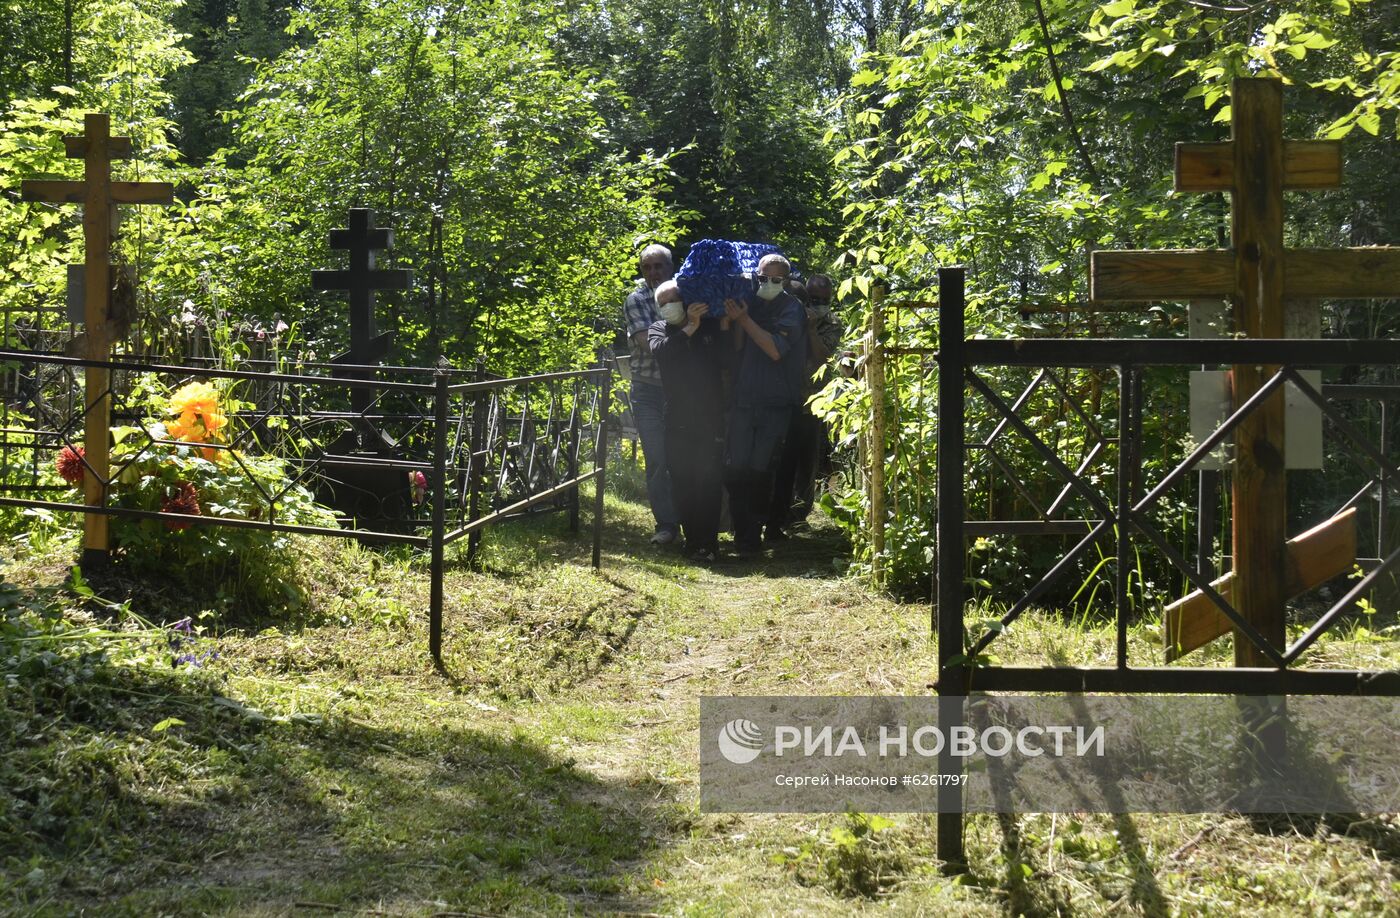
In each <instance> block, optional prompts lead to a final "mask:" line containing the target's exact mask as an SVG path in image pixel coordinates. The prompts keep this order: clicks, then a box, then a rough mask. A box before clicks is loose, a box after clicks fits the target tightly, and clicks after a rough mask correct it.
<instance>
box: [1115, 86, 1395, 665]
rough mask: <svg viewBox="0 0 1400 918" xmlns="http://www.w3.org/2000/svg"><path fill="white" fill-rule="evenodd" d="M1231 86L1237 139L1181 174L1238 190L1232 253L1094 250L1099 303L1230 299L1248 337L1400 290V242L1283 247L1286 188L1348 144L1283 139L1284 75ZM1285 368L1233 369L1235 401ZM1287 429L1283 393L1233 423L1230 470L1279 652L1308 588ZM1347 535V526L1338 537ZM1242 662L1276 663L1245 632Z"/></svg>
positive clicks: (1321, 175) (1279, 332) (1239, 646)
mask: <svg viewBox="0 0 1400 918" xmlns="http://www.w3.org/2000/svg"><path fill="white" fill-rule="evenodd" d="M1230 93H1231V105H1232V109H1231V111H1232V115H1233V117H1232V121H1231V130H1230V136H1231V139H1230V140H1229V141H1225V142H1221V143H1180V144H1177V146H1176V174H1175V180H1176V190H1177V191H1184V192H1211V191H1224V192H1229V193H1230V195H1231V197H1232V205H1231V221H1230V244H1231V247H1230V248H1229V249H1227V250H1225V251H1213V250H1199V251H1161V252H1094V253H1092V254H1091V255H1090V298H1091V299H1095V300H1119V301H1132V300H1139V301H1140V300H1193V299H1208V298H1229V299H1230V301H1231V303H1232V305H1233V312H1234V322H1235V330H1236V332H1240V333H1243V334H1244V336H1245V337H1248V338H1282V337H1283V336H1284V309H1283V301H1284V298H1285V297H1290V298H1309V297H1314V298H1315V297H1345V298H1377V297H1393V296H1400V248H1369V249H1367V248H1353V249H1336V250H1332V249H1285V248H1284V247H1283V192H1284V190H1285V189H1287V190H1307V189H1316V188H1335V187H1337V186H1338V185H1340V184H1341V179H1342V152H1341V144H1340V143H1339V142H1336V141H1296V140H1288V141H1285V140H1284V139H1283V88H1282V84H1281V83H1280V82H1279V81H1278V80H1274V79H1236V80H1235V81H1234V82H1233V83H1232V84H1231V89H1230ZM1277 370H1278V367H1276V366H1263V367H1261V366H1237V367H1234V368H1233V379H1234V398H1235V405H1236V406H1238V405H1240V404H1242V403H1243V402H1244V401H1245V400H1246V399H1248V398H1249V397H1250V396H1251V395H1253V394H1254V393H1255V392H1256V391H1258V390H1259V388H1260V387H1261V386H1262V385H1263V384H1264V382H1265V381H1266V380H1267V379H1268V378H1270V377H1271V376H1272V375H1273V374H1274V373H1276V372H1277ZM1283 424H1284V395H1283V392H1282V391H1281V390H1280V391H1277V392H1275V393H1273V395H1272V396H1271V397H1270V398H1268V399H1267V400H1266V401H1265V402H1263V404H1261V405H1260V407H1259V408H1258V409H1256V410H1255V411H1254V412H1252V413H1251V414H1250V415H1249V416H1248V417H1246V418H1245V419H1244V420H1243V421H1242V422H1241V423H1240V425H1239V426H1238V427H1237V428H1236V429H1235V438H1234V444H1235V453H1234V462H1233V465H1232V467H1231V471H1232V475H1231V505H1232V508H1233V519H1232V521H1231V544H1232V551H1233V554H1234V570H1233V572H1232V576H1233V584H1232V596H1233V605H1234V606H1235V608H1236V609H1237V610H1238V611H1239V612H1240V614H1241V615H1242V616H1243V617H1244V618H1245V619H1246V620H1247V621H1248V622H1249V623H1250V624H1252V625H1253V626H1254V627H1256V628H1258V629H1259V631H1260V632H1261V633H1262V634H1263V635H1264V637H1266V638H1267V639H1268V640H1269V642H1270V643H1271V644H1273V645H1274V647H1276V648H1277V649H1279V650H1282V649H1283V648H1284V646H1285V643H1284V639H1285V629H1284V621H1285V620H1284V604H1285V602H1286V601H1287V599H1288V593H1289V591H1290V590H1291V589H1295V588H1297V586H1298V584H1292V583H1291V581H1292V580H1296V579H1297V578H1290V577H1288V576H1287V575H1286V572H1287V571H1288V570H1289V569H1290V564H1289V558H1290V555H1291V554H1292V553H1293V552H1296V550H1297V548H1296V546H1288V545H1286V542H1287V539H1288V532H1287V522H1288V519H1287V501H1286V496H1287V491H1286V487H1285V472H1284V460H1283V450H1284V432H1283ZM1308 535H1311V533H1309V534H1305V535H1304V536H1300V537H1299V539H1300V540H1301V539H1304V538H1305V537H1306V536H1308ZM1343 536H1344V533H1343V532H1342V531H1341V530H1340V529H1339V530H1338V533H1337V536H1336V538H1337V539H1339V540H1340V539H1342V538H1343ZM1353 538H1354V537H1353ZM1297 541H1298V540H1295V542H1297ZM1353 544H1354V542H1353ZM1220 633H1223V631H1222V632H1220ZM1235 665H1236V666H1268V665H1270V663H1269V660H1268V657H1267V656H1266V655H1265V654H1263V653H1262V652H1261V651H1259V650H1258V648H1256V647H1254V646H1253V645H1252V644H1251V643H1250V642H1249V641H1248V639H1247V638H1245V637H1244V636H1243V635H1240V634H1238V633H1237V634H1236V635H1235Z"/></svg>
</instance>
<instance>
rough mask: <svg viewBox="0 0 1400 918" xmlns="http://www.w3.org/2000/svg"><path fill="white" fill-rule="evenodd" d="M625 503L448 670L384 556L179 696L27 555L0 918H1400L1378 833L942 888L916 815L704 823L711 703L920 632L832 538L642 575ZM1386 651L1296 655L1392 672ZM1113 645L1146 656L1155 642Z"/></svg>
mask: <svg viewBox="0 0 1400 918" xmlns="http://www.w3.org/2000/svg"><path fill="white" fill-rule="evenodd" d="M616 471H617V472H618V475H617V477H618V478H619V479H620V481H619V484H620V485H621V487H620V488H619V494H620V495H621V496H612V495H610V496H609V499H608V503H607V532H606V537H605V543H604V545H605V558H604V568H603V571H602V572H601V573H600V574H596V575H595V574H594V573H593V572H592V570H591V568H590V567H589V564H588V552H589V546H588V543H587V539H586V533H585V534H584V535H581V536H578V537H575V536H571V535H570V534H568V533H567V532H566V531H565V529H564V520H563V519H562V518H560V517H557V516H554V517H541V518H537V519H534V520H529V521H519V522H515V523H512V524H509V525H507V526H504V527H501V528H499V529H496V530H493V531H492V533H491V535H490V536H489V537H488V540H487V543H486V549H485V552H484V558H483V561H484V570H483V571H481V572H473V571H470V570H468V569H467V568H466V567H465V565H464V564H463V563H462V562H461V559H460V558H453V557H449V562H450V564H449V570H448V576H447V596H448V602H447V614H446V623H445V624H446V629H445V636H444V649H445V654H444V665H443V667H442V668H441V669H440V670H439V669H437V668H435V667H434V666H433V665H432V664H431V662H430V661H429V659H428V657H427V654H426V649H425V646H426V622H425V621H424V615H423V610H424V609H425V608H426V594H427V577H426V569H425V567H424V566H423V564H422V562H421V560H416V559H411V558H409V557H408V556H406V555H403V554H394V553H388V554H381V553H379V552H376V551H374V550H370V549H365V548H359V547H356V546H354V545H342V544H338V543H333V542H329V541H324V540H322V541H316V540H305V541H302V542H299V543H298V546H297V550H298V552H299V554H300V556H301V558H302V559H303V563H302V564H301V565H300V568H301V571H302V574H301V576H302V580H303V582H302V586H303V588H304V589H305V590H306V592H307V595H308V596H309V606H308V608H307V609H306V610H305V611H304V612H302V613H301V614H299V615H298V616H297V617H296V618H295V619H290V620H273V619H269V618H267V617H263V618H261V619H259V618H252V619H249V620H245V621H239V620H237V618H236V617H234V618H228V617H222V618H221V617H213V616H211V617H208V618H206V619H204V623H205V624H206V625H207V626H209V629H210V630H209V631H208V633H207V634H206V635H205V636H203V637H201V638H199V640H198V642H197V643H196V644H195V645H191V646H182V647H180V648H179V650H181V651H188V650H194V651H195V652H197V653H211V654H212V653H214V652H217V654H218V656H217V657H211V658H210V659H208V660H206V661H205V663H204V664H203V665H202V666H200V667H198V668H192V667H190V666H188V665H180V666H172V664H171V657H172V652H171V649H170V646H169V638H170V631H169V629H168V627H163V626H162V623H165V624H167V625H168V623H169V622H170V621H171V616H170V608H169V605H168V604H166V603H165V601H164V600H163V598H162V596H161V594H160V593H159V591H158V590H155V589H153V588H151V587H150V585H146V586H144V587H134V586H133V585H131V584H125V585H123V584H120V583H116V582H113V583H110V584H106V583H104V584H96V586H98V587H99V588H100V591H104V592H106V593H107V595H108V597H109V599H108V601H106V602H95V601H92V600H84V599H83V598H82V597H78V596H74V595H73V594H72V593H71V592H69V591H67V590H65V589H64V588H63V587H62V584H63V581H64V579H65V578H66V575H67V571H66V565H65V558H66V557H70V555H66V554H65V552H66V551H68V550H69V548H68V547H67V546H66V545H65V543H64V542H63V541H62V540H53V541H52V542H51V543H46V544H44V545H42V546H39V547H37V548H34V549H27V548H25V547H24V546H23V545H16V546H13V547H12V548H11V550H10V551H11V553H12V554H13V555H14V557H13V558H11V560H10V563H9V565H8V570H7V578H8V579H9V580H10V582H12V583H15V584H18V589H17V590H16V591H14V592H12V593H11V594H8V595H9V598H8V599H6V600H5V602H6V603H7V605H6V610H7V611H6V618H5V622H6V624H5V630H4V631H3V633H2V634H3V639H2V640H0V677H3V680H4V681H3V684H2V685H0V693H3V694H0V750H3V751H0V908H3V909H7V910H8V911H9V912H11V913H15V914H36V913H37V914H71V913H76V912H79V911H82V910H87V911H88V912H89V913H100V914H119V915H120V914H130V915H150V914H158V913H166V914H205V913H208V914H237V915H282V914H331V913H335V912H337V911H339V912H342V913H346V914H390V915H432V914H542V913H543V914H556V913H570V912H572V913H586V914H596V913H657V914H685V915H729V914H768V915H791V914H806V915H823V914H832V915H838V914H840V915H844V914H851V913H867V912H869V913H874V912H880V913H892V914H901V915H904V914H907V915H922V914H959V915H960V914H988V915H990V914H1005V913H1009V912H1010V913H1024V914H1046V915H1049V914H1057V913H1058V914H1072V913H1084V914H1115V915H1116V914H1205V913H1212V914H1220V913H1227V914H1228V913H1234V914H1250V915H1253V914H1278V915H1293V914H1318V915H1322V914H1329V915H1330V914H1356V915H1377V914H1400V892H1397V890H1400V887H1398V886H1397V881H1400V825H1397V823H1396V821H1395V819H1394V818H1393V817H1389V816H1381V817H1371V818H1366V819H1362V818H1358V817H1350V818H1346V817H1335V818H1330V819H1326V820H1303V819H1300V820H1295V821H1294V822H1293V823H1289V822H1287V821H1281V820H1277V819H1275V820H1272V821H1269V820H1249V819H1246V818H1243V817H1235V816H1225V815H1200V816H1148V815H1140V816H1084V817H1078V818H1070V817H1067V816H1064V815H1060V816H1050V815H1022V816H1016V817H992V816H977V817H972V818H970V819H969V820H968V825H969V835H968V852H969V859H970V862H971V863H970V871H969V873H968V874H966V875H964V876H961V877H951V876H947V875H945V874H944V873H942V872H941V870H940V869H939V868H940V864H939V862H938V859H937V852H936V850H935V846H934V841H933V838H934V831H933V829H934V822H933V817H932V816H926V815H899V816H891V817H889V818H888V819H884V818H870V817H864V816H844V815H829V816H778V815H726V814H705V813H701V812H700V811H699V809H698V787H697V779H698V756H697V752H696V742H697V739H696V732H695V731H696V723H697V719H698V707H699V698H700V696H701V695H705V694H797V695H803V694H844V693H852V694H923V693H926V692H927V691H928V688H927V686H928V683H929V682H930V681H931V677H932V674H933V666H934V661H935V658H936V657H935V645H934V643H933V642H932V641H931V640H930V638H929V635H928V609H927V607H925V606H917V605H901V604H898V603H895V602H892V601H890V600H889V599H887V598H885V597H882V596H879V595H875V594H872V593H871V592H869V591H868V590H865V589H864V588H862V587H861V586H860V585H859V584H858V583H856V582H854V581H851V580H848V579H844V578H843V576H842V574H841V570H842V565H843V560H842V559H843V558H844V552H845V546H844V544H843V542H842V540H841V538H840V536H839V534H838V533H836V532H835V531H834V530H832V529H830V528H825V527H822V526H818V527H817V528H816V529H815V530H814V531H809V532H805V533H802V534H801V535H800V536H799V537H798V538H796V539H794V540H793V541H792V542H790V543H786V544H784V545H783V546H782V547H781V550H780V551H779V552H777V554H776V555H775V556H774V557H772V558H770V559H769V560H768V561H767V562H765V563H763V564H750V565H741V564H738V563H733V564H728V565H722V566H719V567H716V568H715V569H713V570H699V569H695V568H692V567H689V566H687V565H685V564H684V563H682V562H680V561H679V558H678V556H677V554H675V553H673V552H670V551H666V550H659V549H655V548H652V547H651V546H649V545H648V544H647V538H648V536H649V535H650V532H651V525H650V517H649V514H648V513H647V511H646V510H645V508H644V507H643V506H641V505H639V504H638V503H637V502H636V498H637V496H638V494H639V492H640V482H639V476H637V475H636V473H635V472H634V471H632V470H630V469H628V467H627V464H626V463H623V464H622V467H621V468H619V469H617V470H616ZM586 522H587V517H586V514H585V529H586ZM122 590H126V592H125V593H123V592H121V591H122ZM196 599H197V598H194V597H182V603H181V604H180V609H181V610H182V614H185V612H186V611H188V609H189V608H195V609H196V611H197V608H196V607H197V606H198V602H197V601H196ZM123 602H126V604H125V605H123ZM191 604H193V605H191ZM1379 631H1380V629H1379V628H1377V629H1376V632H1372V631H1371V630H1370V629H1364V631H1363V629H1356V628H1353V629H1351V630H1350V631H1348V632H1346V633H1344V634H1343V635H1342V637H1340V638H1335V639H1328V640H1327V641H1325V642H1324V643H1323V644H1321V645H1320V646H1319V647H1318V648H1317V651H1316V659H1318V660H1323V661H1326V663H1327V664H1328V665H1338V664H1347V665H1365V666H1381V667H1385V666H1389V667H1394V666H1395V665H1396V663H1397V657H1398V656H1400V654H1397V648H1396V645H1395V642H1394V641H1393V640H1391V639H1390V638H1389V637H1388V636H1386V635H1384V634H1381V633H1377V632H1379ZM1227 643H1228V642H1227ZM1132 647H1133V653H1134V655H1135V660H1137V661H1138V662H1146V661H1147V660H1150V659H1154V658H1155V655H1156V654H1157V653H1158V652H1159V650H1158V647H1157V645H1156V644H1155V643H1154V642H1153V640H1152V632H1151V630H1150V623H1148V624H1147V625H1144V626H1142V627H1139V628H1135V629H1134V630H1133V633H1132ZM993 649H994V650H995V652H996V653H997V654H998V656H999V657H1000V658H1001V659H1002V660H1004V661H1006V662H1033V661H1035V660H1045V659H1055V658H1057V657H1058V658H1064V659H1075V660H1082V661H1086V662H1105V661H1108V660H1111V657H1112V651H1113V634H1112V631H1111V629H1110V628H1109V627H1107V626H1106V625H1105V624H1101V623H1094V622H1092V621H1084V622H1081V623H1078V624H1073V623H1068V622H1065V621H1063V620H1061V619H1060V618H1058V617H1056V616H1052V615H1045V614H1036V615H1029V616H1027V617H1026V618H1025V619H1024V620H1023V621H1022V622H1019V623H1017V625H1016V626H1014V627H1013V628H1012V629H1011V630H1010V631H1009V633H1007V634H1006V635H1004V636H1003V637H1002V638H1000V639H999V640H998V641H997V642H996V643H995V644H994V645H993ZM1210 653H1211V654H1216V655H1223V654H1224V653H1225V651H1224V650H1214V649H1213V650H1211V651H1210ZM1221 658H1222V659H1223V657H1221ZM1207 659H1209V658H1207ZM1193 662H1195V661H1193Z"/></svg>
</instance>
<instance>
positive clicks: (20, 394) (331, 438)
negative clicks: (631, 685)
mask: <svg viewBox="0 0 1400 918" xmlns="http://www.w3.org/2000/svg"><path fill="white" fill-rule="evenodd" d="M90 366H99V367H106V368H108V369H109V370H110V371H111V373H110V378H111V380H112V383H111V384H110V385H109V387H108V388H107V390H106V391H104V392H101V393H94V394H92V395H91V396H90V397H85V396H84V393H83V391H82V386H81V383H80V379H81V373H80V372H79V371H80V370H81V369H82V368H84V367H90ZM261 366H262V367H263V368H262V369H221V368H217V367H212V366H204V367H201V366H183V365H171V364H162V363H154V362H142V361H137V360H130V359H120V360H113V361H110V362H97V361H88V360H81V359H77V358H70V357H64V356H59V355H55V354H35V353H30V352H25V351H0V393H2V395H0V506H12V507H21V508H24V507H29V508H36V509H44V510H49V511H58V512H73V513H88V514H103V515H107V516H115V517H129V518H134V519H156V520H167V521H176V522H178V523H179V524H180V525H182V526H183V525H194V526H225V527H242V528H253V529H262V530H267V531H271V532H286V533H296V534H303V535H319V536H331V537H339V538H355V539H361V540H366V541H373V542H390V543H399V544H406V545H410V546H413V547H415V548H418V549H422V550H426V551H427V552H428V553H429V554H430V559H431V560H430V576H431V594H430V600H429V610H428V612H429V649H430V652H431V653H432V655H433V657H434V658H435V659H440V658H441V652H442V619H443V606H444V595H443V579H444V568H445V561H444V552H445V549H446V547H447V546H448V545H450V544H452V543H453V542H455V541H457V540H459V539H463V538H465V539H467V551H466V557H467V560H468V562H469V563H472V564H475V563H476V561H477V559H478V553H479V549H480V542H481V535H482V532H483V531H484V530H485V528H486V527H488V526H491V525H493V524H496V523H499V522H501V521H503V520H507V519H511V518H514V517H518V516H521V515H523V514H526V513H532V512H537V511H541V510H551V511H563V512H567V513H568V516H569V528H570V530H571V531H577V530H578V528H579V516H580V487H581V486H582V485H583V484H585V483H587V482H590V481H592V482H595V483H596V484H595V487H594V493H593V498H594V505H593V508H592V509H593V519H592V536H593V546H592V547H593V558H592V560H593V566H594V567H595V568H597V567H598V566H599V565H600V564H601V560H602V559H601V550H602V524H603V499H604V488H605V478H606V463H607V426H608V409H609V401H610V399H609V398H608V393H609V392H610V389H611V371H610V370H609V369H608V368H607V367H602V368H599V369H591V370H576V371H565V372H558V373H546V374H539V375H535V376H525V377H515V378H498V377H490V376H488V374H486V373H485V372H484V371H482V370H480V369H478V370H475V371H454V370H449V369H438V370H434V369H428V368H415V367H384V366H375V367H364V368H359V369H361V370H363V376H364V377H369V378H347V377H346V376H345V375H342V374H343V373H344V371H345V370H346V368H345V367H344V366H341V365H334V366H331V365H326V366H324V367H318V368H317V369H322V370H324V371H326V373H327V374H329V373H331V372H334V373H335V374H336V375H334V376H332V375H315V374H314V373H308V372H279V371H278V369H279V367H278V366H277V365H274V364H270V363H268V364H262V365H261ZM299 369H304V368H299ZM356 375H357V376H359V375H361V374H359V373H357V374H356ZM189 381H202V382H211V383H217V384H218V385H219V386H221V387H223V389H224V390H225V392H226V393H227V394H228V395H229V401H230V402H231V403H233V404H235V405H236V406H238V407H236V408H235V409H233V410H230V412H229V416H230V419H231V429H232V430H233V433H232V434H231V435H230V436H228V437H226V438H222V439H221V440H220V442H209V443H203V442H201V443H199V444H198V446H199V447H200V448H202V449H206V450H210V451H211V454H210V455H211V456H215V455H216V456H217V458H218V459H219V460H220V461H221V462H222V463H223V465H224V466H225V467H226V468H228V469H230V470H236V471H241V472H242V473H244V474H246V475H247V478H248V480H249V481H250V482H252V484H254V485H255V486H256V493H257V495H258V498H257V500H256V504H257V505H256V506H254V507H250V508H246V510H245V512H241V513H236V514H229V515H191V514H186V513H176V512H167V511H164V510H162V511H153V510H149V509H140V508H135V507H128V506H122V505H120V503H119V502H114V501H113V500H112V499H111V498H112V492H113V485H114V483H117V482H118V481H119V480H120V478H121V476H122V474H123V473H124V472H125V471H127V469H128V468H130V467H132V465H133V464H134V463H136V462H138V461H139V460H140V459H141V458H142V457H145V456H149V455H150V454H151V453H152V451H154V450H158V449H160V448H162V447H176V446H185V447H189V446H190V445H191V444H190V442H188V441H181V440H178V439H175V438H172V437H171V436H170V433H169V431H167V430H165V429H164V426H163V425H156V424H153V423H151V418H150V416H149V410H148V408H147V406H146V405H145V404H144V403H143V402H142V397H141V391H142V388H143V386H144V385H145V384H146V383H151V384H157V383H158V384H159V386H160V387H161V388H163V389H165V390H174V389H175V388H176V387H178V386H180V385H182V384H184V383H186V382H189ZM353 391H361V392H368V393H369V395H368V397H367V398H366V399H364V401H365V403H366V404H365V407H363V408H362V409H360V410H354V409H353V408H352V407H351V403H352V399H351V398H350V393H351V392H353ZM100 399H107V400H110V402H111V414H112V429H113V430H120V431H122V432H123V433H122V436H123V437H124V438H126V440H127V447H126V449H125V451H124V452H123V453H122V454H120V455H119V457H118V458H117V459H116V461H114V462H113V464H112V467H111V468H110V470H109V471H108V473H107V474H106V475H105V476H100V475H97V472H96V470H95V469H93V468H92V466H91V465H90V464H88V463H87V461H86V459H81V458H80V459H79V460H78V461H81V462H82V464H83V466H84V468H83V473H84V474H87V475H94V476H97V477H98V479H99V481H100V483H101V486H102V499H101V500H100V501H99V502H98V503H96V504H93V505H89V504H87V503H85V502H84V501H83V498H81V497H77V498H74V499H58V498H61V497H62V495H63V494H64V492H70V493H71V490H72V489H71V488H69V487H67V486H65V485H64V484H63V483H62V482H59V481H57V480H56V478H55V476H54V475H53V474H52V472H51V470H52V469H53V467H54V461H55V458H56V456H57V455H58V453H59V451H61V450H63V449H64V448H65V447H67V448H69V449H71V450H73V451H74V455H79V453H78V448H79V447H81V445H82V444H81V437H82V428H83V417H84V415H85V414H86V413H87V411H88V410H89V409H88V408H87V407H86V406H87V405H91V404H95V403H96V402H97V401H98V400H100ZM590 451H591V455H589V452H590ZM261 456H275V457H277V458H278V459H280V460H281V461H282V463H284V465H285V468H286V470H287V473H286V476H285V481H283V482H281V483H279V485H278V486H276V487H272V486H269V485H268V484H267V483H266V482H263V481H260V480H258V479H257V478H255V477H254V476H253V473H252V470H251V468H250V458H249V457H261ZM297 484H304V485H307V486H308V487H310V488H312V489H314V490H315V493H316V495H317V496H318V498H323V499H324V500H325V501H326V502H327V503H329V504H330V505H331V506H332V507H334V508H335V509H336V511H337V523H338V525H337V526H336V527H331V526H312V525H303V524H298V523H294V522H290V521H289V520H288V519H287V517H286V515H285V513H284V512H283V510H282V509H281V507H280V505H281V502H282V501H283V500H284V498H285V497H286V496H287V494H288V492H289V491H290V489H291V488H293V487H294V486H295V485H297ZM45 494H47V495H50V496H52V497H53V498H55V499H45V498H44V497H41V496H39V495H45Z"/></svg>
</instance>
